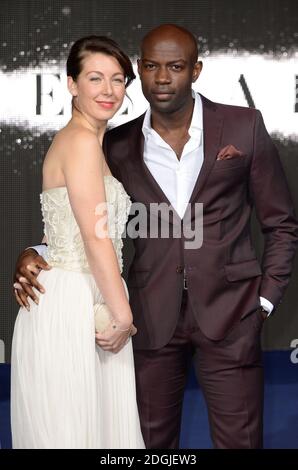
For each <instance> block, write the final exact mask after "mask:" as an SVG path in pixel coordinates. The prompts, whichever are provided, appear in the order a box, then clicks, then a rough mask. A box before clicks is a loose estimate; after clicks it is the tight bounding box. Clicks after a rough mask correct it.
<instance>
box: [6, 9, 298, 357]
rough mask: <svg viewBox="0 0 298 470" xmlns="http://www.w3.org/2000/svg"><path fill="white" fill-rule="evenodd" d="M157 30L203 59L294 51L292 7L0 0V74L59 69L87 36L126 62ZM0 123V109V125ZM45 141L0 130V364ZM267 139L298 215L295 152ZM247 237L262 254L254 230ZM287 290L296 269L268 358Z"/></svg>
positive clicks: (285, 330)
mask: <svg viewBox="0 0 298 470" xmlns="http://www.w3.org/2000/svg"><path fill="white" fill-rule="evenodd" d="M161 23H177V24H179V25H181V26H184V27H186V28H188V29H189V30H190V31H192V33H193V34H194V35H195V37H196V38H197V40H198V42H199V44H200V45H201V48H200V55H201V56H202V57H203V58H204V57H207V56H208V55H209V54H210V53H212V52H216V51H222V52H231V51H234V52H243V51H248V52H250V53H258V54H265V53H269V54H271V55H272V56H274V57H276V58H280V57H283V58H285V57H288V56H289V57H290V56H291V54H292V53H293V51H295V50H296V51H297V48H298V26H297V25H298V2H297V1H295V0H283V1H278V0H262V1H261V2H260V1H256V0H251V1H250V2H247V3H241V2H239V1H237V0H209V1H207V0H206V1H205V0H193V1H190V0H184V1H183V2H181V1H180V0H179V1H177V0H171V1H168V0H163V1H160V0H148V1H147V0H136V1H132V0H126V1H123V0H84V1H83V0H80V1H78V0H72V1H62V0H61V1H53V0H52V1H51V0H47V1H45V0H40V1H36V0H31V1H29V0H23V1H17V0H15V1H14V0H0V71H2V72H3V73H9V72H12V71H18V70H19V71H20V73H21V71H22V70H23V69H26V68H28V67H37V66H39V65H41V64H45V63H47V64H49V65H55V64H57V63H59V62H61V61H65V60H66V57H67V54H68V50H69V47H70V45H71V43H72V42H73V41H75V40H76V39H78V38H79V37H81V36H84V35H89V34H101V35H107V36H111V37H113V38H114V39H115V40H116V41H117V42H118V43H119V44H120V45H121V46H122V47H123V48H124V49H125V50H126V51H127V52H128V54H129V55H130V57H131V58H134V57H135V56H136V55H137V54H138V44H139V43H140V40H141V38H142V37H143V35H144V34H145V33H146V32H148V31H149V30H150V29H152V28H153V27H155V26H157V25H158V24H161ZM256 73H257V71H256ZM297 75H298V70H297ZM274 92H278V90H277V91H275V90H273V93H274ZM24 93H26V90H24ZM209 98H211V99H212V96H210V97H209ZM277 112H278V110H277ZM1 118H3V116H1V103H0V122H1ZM2 121H3V119H2ZM52 138H53V131H41V130H40V129H39V128H38V127H30V123H28V126H27V128H24V127H22V128H21V127H18V125H17V124H11V125H8V124H7V123H6V124H3V125H2V124H1V125H0V182H1V183H0V184H1V186H0V188H1V202H0V216H1V245H0V250H1V270H0V289H1V290H0V292H1V295H0V312H1V315H0V339H3V340H4V341H5V344H6V360H7V361H9V360H10V343H11V336H12V331H13V324H14V321H15V316H16V313H17V306H16V304H15V301H14V299H13V297H12V287H11V286H12V276H13V270H14V264H15V260H16V258H17V255H18V253H20V251H22V250H23V248H24V247H26V246H30V245H31V244H36V243H38V242H39V241H40V240H41V238H42V223H41V215H40V205H39V193H40V191H41V166H42V161H43V157H44V155H45V153H46V151H47V149H48V147H49V145H50V143H51V140H52ZM273 138H274V140H275V143H276V145H277V146H278V148H279V150H280V154H281V158H282V162H283V165H284V167H285V170H286V174H287V177H288V180H289V184H290V187H291V190H292V192H293V197H294V201H295V204H296V207H297V213H298V189H297V188H296V185H297V183H296V181H297V176H298V163H297V162H298V160H297V158H298V154H297V152H298V145H297V143H296V142H295V141H293V140H290V139H282V138H281V137H280V136H279V135H275V136H273ZM254 232H255V233H256V235H255V236H256V242H257V245H258V246H259V249H260V251H261V241H260V237H259V236H258V234H257V229H256V228H255V227H254ZM296 282H298V267H296V268H295V273H294V276H293V280H292V283H291V287H290V289H289V291H288V293H287V297H286V301H285V303H284V305H283V306H282V307H281V309H280V310H283V312H282V313H283V317H284V319H283V322H282V321H281V320H280V318H281V317H282V315H278V316H277V317H278V318H277V317H276V319H275V318H274V319H273V320H272V322H270V323H271V324H270V325H268V327H267V325H266V329H265V330H266V331H265V333H264V345H265V347H267V348H269V349H270V348H275V347H285V346H286V344H288V345H289V341H288V339H289V337H291V338H293V337H297V336H298V323H297V320H296V323H295V321H294V320H293V317H294V316H295V315H294V314H295V312H296V311H297V309H298V300H297V295H296V292H295V288H294V286H295V284H296ZM289 311H291V312H289ZM290 313H291V315H290ZM285 317H286V318H285ZM290 331H291V333H289V332H290ZM294 332H296V333H294ZM295 334H296V336H295Z"/></svg>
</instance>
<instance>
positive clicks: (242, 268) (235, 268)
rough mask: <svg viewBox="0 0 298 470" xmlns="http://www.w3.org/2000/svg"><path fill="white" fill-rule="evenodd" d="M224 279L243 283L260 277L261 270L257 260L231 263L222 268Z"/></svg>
mask: <svg viewBox="0 0 298 470" xmlns="http://www.w3.org/2000/svg"><path fill="white" fill-rule="evenodd" d="M224 270H225V275H226V279H227V280H228V281H229V282H236V281H244V280H245V279H250V278H253V277H257V276H261V275H262V270H261V267H260V265H259V262H258V260H257V259H251V260H247V261H242V262H240V263H231V264H226V265H225V266H224Z"/></svg>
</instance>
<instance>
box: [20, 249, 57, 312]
mask: <svg viewBox="0 0 298 470" xmlns="http://www.w3.org/2000/svg"><path fill="white" fill-rule="evenodd" d="M42 269H45V270H50V269H51V266H49V265H48V263H47V262H46V261H45V260H44V258H42V256H39V254H38V253H37V252H36V251H35V250H33V249H32V248H29V249H27V250H25V251H23V252H22V253H21V254H20V256H19V257H18V260H17V263H16V269H15V274H14V278H13V281H14V284H13V287H14V295H15V298H16V300H17V302H18V304H19V305H20V306H21V307H25V308H26V309H27V310H28V311H29V310H30V305H29V302H28V297H30V298H31V299H32V300H33V301H34V302H35V303H36V304H38V302H39V299H38V297H37V295H36V294H35V292H34V290H33V289H32V288H33V287H35V289H37V290H38V291H39V292H41V293H44V292H45V290H44V288H43V286H42V285H41V284H40V283H39V282H38V280H37V276H38V274H39V273H40V271H41V270H42Z"/></svg>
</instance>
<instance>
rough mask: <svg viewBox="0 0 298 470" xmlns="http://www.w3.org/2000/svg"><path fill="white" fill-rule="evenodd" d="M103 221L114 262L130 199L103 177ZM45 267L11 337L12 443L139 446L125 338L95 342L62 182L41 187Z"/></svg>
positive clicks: (89, 282) (87, 281)
mask: <svg viewBox="0 0 298 470" xmlns="http://www.w3.org/2000/svg"><path fill="white" fill-rule="evenodd" d="M105 187H106V195H107V203H108V213H109V229H110V233H111V237H112V240H113V244H114V247H115V251H116V253H117V258H118V261H119V265H120V270H122V240H121V234H122V232H123V229H124V227H125V223H126V221H127V217H128V212H129V208H130V200H129V197H128V195H127V194H126V193H125V191H124V188H123V186H122V185H121V183H120V182H119V181H117V180H116V179H115V178H114V177H112V176H106V177H105ZM41 204H42V212H43V219H44V226H45V235H46V236H47V240H48V258H47V260H48V262H49V264H51V265H52V266H53V268H52V269H51V270H50V271H42V272H41V273H40V275H39V278H38V279H39V282H40V283H41V284H43V286H44V287H45V289H46V293H45V294H44V295H42V294H41V295H40V302H39V305H36V304H34V303H33V302H31V304H30V312H28V311H27V310H26V309H24V308H21V309H20V310H19V313H18V316H17V319H16V323H15V329H14V336H13V345H12V364H11V365H12V369H11V370H12V377H11V423H12V439H13V447H14V448H15V449H17V448H22V449H33V448H35V449H45V448H52V449H54V448H68V449H76V448H82V449H87V448H95V449H100V448H105V449H115V448H118V449H137V448H144V442H143V438H142V435H141V430H140V423H139V416H138V411H137V404H136V392H135V375H134V362H133V352H132V344H131V340H130V341H129V343H128V344H127V345H126V346H125V347H124V348H123V349H122V350H121V351H120V352H119V353H118V354H113V353H110V352H105V351H103V350H102V349H100V348H99V347H98V346H96V344H95V337H94V312H93V305H94V304H95V303H97V302H103V299H102V296H101V294H100V292H99V290H98V289H97V286H96V284H95V281H94V278H93V276H92V275H91V274H90V270H89V267H88V263H87V259H86V256H85V251H84V246H83V242H82V239H81V235H80V231H79V228H78V225H77V223H76V221H75V218H74V216H73V213H72V210H71V207H70V203H69V199H68V194H67V190H66V188H65V187H61V188H53V189H50V190H47V191H44V192H43V193H42V195H41Z"/></svg>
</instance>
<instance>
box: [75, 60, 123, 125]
mask: <svg viewBox="0 0 298 470" xmlns="http://www.w3.org/2000/svg"><path fill="white" fill-rule="evenodd" d="M81 64H82V70H81V72H80V74H79V76H78V78H77V80H76V82H74V81H73V79H72V78H71V77H68V87H69V90H70V92H71V94H72V95H73V96H74V97H76V98H75V99H76V105H77V107H78V108H79V109H80V111H81V112H82V113H85V114H87V115H88V116H89V117H90V118H92V119H94V120H95V121H107V120H109V119H110V118H111V117H113V116H114V114H115V113H116V112H117V111H118V109H119V108H120V106H121V104H122V101H123V98H124V95H125V77H124V73H123V69H122V68H121V66H120V64H119V62H118V61H117V59H115V57H113V56H109V55H106V54H103V53H100V52H94V53H90V52H89V53H87V55H86V57H84V59H83V60H82V63H81Z"/></svg>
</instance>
